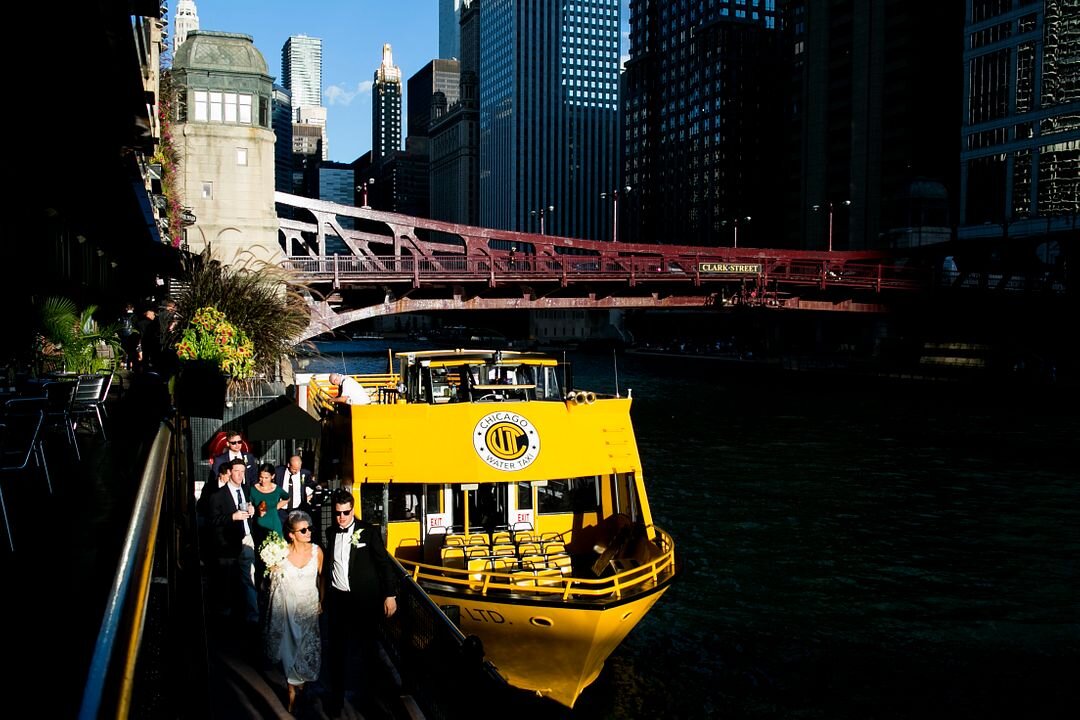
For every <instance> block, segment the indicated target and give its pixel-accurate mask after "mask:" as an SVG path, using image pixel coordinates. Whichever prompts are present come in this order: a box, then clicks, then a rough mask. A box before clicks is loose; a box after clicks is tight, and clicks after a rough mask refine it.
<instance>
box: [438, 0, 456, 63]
mask: <svg viewBox="0 0 1080 720" xmlns="http://www.w3.org/2000/svg"><path fill="white" fill-rule="evenodd" d="M461 4H462V0H439V57H440V58H441V59H443V60H452V59H455V58H457V57H459V56H460V52H461V40H460V35H459V34H458V20H459V19H460V18H461Z"/></svg>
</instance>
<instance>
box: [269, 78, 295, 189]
mask: <svg viewBox="0 0 1080 720" xmlns="http://www.w3.org/2000/svg"><path fill="white" fill-rule="evenodd" d="M273 92H274V96H273V100H272V106H271V110H270V117H271V127H272V128H273V130H274V190H276V191H278V192H283V193H292V192H293V180H292V162H293V122H292V115H293V114H292V96H291V95H290V93H289V91H288V90H286V89H285V88H284V87H282V86H281V85H274V91H273Z"/></svg>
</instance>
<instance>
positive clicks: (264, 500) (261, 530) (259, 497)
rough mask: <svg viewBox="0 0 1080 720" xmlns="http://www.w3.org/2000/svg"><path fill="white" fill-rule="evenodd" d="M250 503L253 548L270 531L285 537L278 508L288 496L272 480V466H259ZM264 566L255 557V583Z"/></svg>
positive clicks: (268, 464)
mask: <svg viewBox="0 0 1080 720" xmlns="http://www.w3.org/2000/svg"><path fill="white" fill-rule="evenodd" d="M250 497H251V504H252V505H253V506H254V507H255V526H254V527H253V528H252V535H253V536H254V538H255V548H256V549H258V548H260V547H262V544H263V541H264V540H266V537H267V536H268V535H269V534H270V533H277V534H278V535H280V536H281V537H285V533H284V531H282V529H281V516H280V515H279V514H278V510H280V509H282V508H284V507H285V506H286V505H288V502H289V501H288V496H287V495H285V491H284V490H282V489H281V486H279V485H278V484H277V483H275V482H274V466H273V465H271V464H270V463H264V464H262V465H260V466H259V480H258V482H256V483H255V485H254V486H252V488H251V491H250ZM265 570H266V567H265V566H264V565H263V562H262V560H261V559H260V558H259V557H258V556H256V558H255V585H256V586H259V585H261V584H262V583H261V582H260V580H261V578H262V577H263V573H264V571H265Z"/></svg>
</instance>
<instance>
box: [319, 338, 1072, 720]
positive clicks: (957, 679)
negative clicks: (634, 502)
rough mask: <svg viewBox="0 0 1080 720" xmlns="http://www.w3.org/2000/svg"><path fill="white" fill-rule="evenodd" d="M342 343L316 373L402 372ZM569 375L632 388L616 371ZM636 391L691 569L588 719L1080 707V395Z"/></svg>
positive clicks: (579, 360)
mask: <svg viewBox="0 0 1080 720" xmlns="http://www.w3.org/2000/svg"><path fill="white" fill-rule="evenodd" d="M342 346H344V347H347V348H349V349H364V350H365V351H368V354H367V355H349V354H345V355H340V352H341V348H342ZM376 348H377V349H378V350H376ZM395 349H405V348H404V347H401V346H398V347H395ZM323 350H324V352H325V353H327V354H326V355H325V356H324V357H323V358H321V359H320V358H317V359H315V360H313V362H312V364H311V366H310V368H309V369H310V370H313V371H328V370H333V369H341V368H342V367H345V368H346V369H348V370H349V371H350V372H370V371H384V370H385V368H386V352H385V350H386V343H382V344H381V345H380V344H379V343H376V342H369V343H366V344H363V343H350V344H348V345H345V344H341V345H336V344H335V345H329V344H328V345H326V346H324V348H323ZM570 359H571V360H572V361H573V363H574V374H575V385H576V386H578V387H581V388H589V389H593V390H596V391H598V392H614V391H615V388H616V364H615V358H614V357H613V356H602V355H601V356H597V355H580V356H574V355H571V356H570ZM617 378H618V380H617V382H618V388H619V390H620V391H621V392H622V393H623V394H625V393H626V392H627V390H628V389H632V391H633V397H634V404H633V406H632V411H631V414H632V418H633V421H634V427H635V432H636V435H637V440H638V445H639V449H640V451H641V455H642V462H643V466H644V471H645V477H646V482H647V486H648V488H649V501H650V504H651V507H652V511H653V516H654V520H655V522H656V523H657V524H658V525H660V526H661V527H664V528H665V529H667V530H669V531H670V532H671V534H672V535H673V536H674V538H675V542H676V546H677V549H678V552H679V553H680V554H681V556H682V558H683V560H684V564H685V565H684V567H685V572H684V574H683V576H682V577H681V578H680V579H679V581H678V582H677V583H676V584H675V585H674V586H673V587H672V588H671V589H670V590H669V591H668V592H667V594H666V595H665V596H664V597H663V598H662V599H661V600H660V602H659V603H657V604H656V605H655V606H654V608H653V610H652V612H651V613H650V614H649V615H648V616H647V617H646V618H645V619H644V620H643V621H642V622H641V623H640V624H639V625H638V627H637V628H635V630H634V631H633V632H632V633H631V635H630V636H629V637H628V638H627V640H626V641H625V642H624V643H623V645H622V646H620V647H619V648H618V649H617V650H616V652H615V653H614V654H613V655H612V656H611V658H610V659H609V660H608V662H607V665H606V667H605V669H604V672H603V673H602V674H601V676H600V678H599V679H598V680H597V682H596V683H594V684H593V685H592V686H591V687H590V688H588V689H587V690H586V692H585V693H584V694H583V695H582V697H581V698H580V699H579V701H578V704H577V706H576V708H575V709H574V711H573V712H572V713H565V715H566V716H567V717H568V718H777V717H780V718H924V717H951V718H988V717H1002V718H1019V717H1031V718H1047V717H1065V716H1066V715H1067V716H1068V717H1070V718H1071V717H1074V716H1076V713H1077V712H1080V682H1078V678H1080V483H1078V477H1080V474H1078V473H1077V468H1076V457H1077V450H1078V449H1080V413H1077V404H1076V400H1077V398H1076V395H1075V393H1067V392H1064V391H1062V390H1060V389H1054V388H1050V389H1048V388H1045V387H1044V388H1029V387H1007V388H1005V387H992V386H986V385H984V386H967V385H958V384H954V383H948V384H945V383H928V384H898V383H896V382H892V381H884V380H876V379H867V378H858V379H857V378H845V377H844V376H835V375H830V376H824V375H818V374H813V373H783V372H760V371H749V370H744V369H741V368H738V367H731V366H730V365H727V364H722V363H720V362H717V361H713V360H707V359H697V358H678V357H676V358H655V357H642V356H632V355H620V356H619V357H618V361H617Z"/></svg>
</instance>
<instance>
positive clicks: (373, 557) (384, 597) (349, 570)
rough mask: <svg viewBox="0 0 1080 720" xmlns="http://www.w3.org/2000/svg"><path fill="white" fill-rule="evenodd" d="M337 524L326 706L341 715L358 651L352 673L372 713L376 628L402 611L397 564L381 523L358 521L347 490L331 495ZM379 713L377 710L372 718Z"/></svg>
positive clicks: (327, 590)
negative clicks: (353, 657)
mask: <svg viewBox="0 0 1080 720" xmlns="http://www.w3.org/2000/svg"><path fill="white" fill-rule="evenodd" d="M331 501H332V503H333V507H334V522H333V523H331V524H330V526H329V527H327V529H326V538H327V540H326V561H324V564H323V573H322V583H323V610H324V612H325V614H326V630H327V632H326V675H327V685H328V688H329V690H330V695H329V703H328V706H327V708H326V709H327V710H328V712H329V713H330V715H331V716H334V715H337V714H339V713H341V711H342V708H343V707H344V704H345V677H346V666H347V665H348V664H349V663H350V656H351V655H354V654H359V658H358V660H359V661H360V667H359V668H358V669H353V670H351V671H350V672H349V673H348V676H349V677H355V678H358V679H359V680H360V682H361V687H360V688H359V692H360V697H359V700H360V704H361V705H362V706H365V707H366V708H367V710H368V712H364V716H365V717H367V716H368V715H369V713H372V712H373V710H372V707H371V704H372V703H373V701H374V695H373V693H372V691H371V689H370V681H371V678H372V676H373V675H375V674H376V673H377V671H378V670H377V668H378V665H377V663H378V653H377V651H376V645H375V627H376V623H378V622H379V620H380V618H383V617H386V618H389V617H392V616H393V614H394V613H395V612H397V577H396V573H395V566H394V563H393V561H392V560H391V559H390V556H389V555H388V554H387V552H386V546H385V545H384V544H383V539H382V534H381V533H380V532H379V528H378V526H376V525H371V524H369V523H366V522H363V521H361V520H357V519H356V517H355V515H354V514H353V497H352V494H351V493H350V492H349V491H348V490H345V489H343V488H339V489H337V490H335V491H334V494H333V496H332V498H331ZM377 715H378V712H377V711H374V713H373V716H377Z"/></svg>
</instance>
